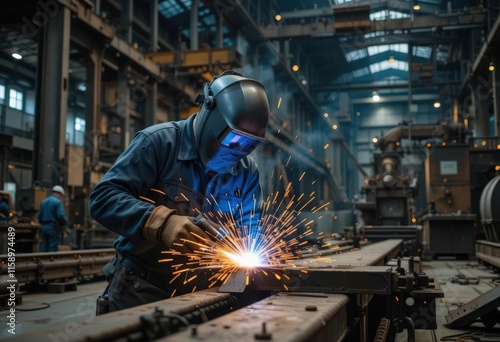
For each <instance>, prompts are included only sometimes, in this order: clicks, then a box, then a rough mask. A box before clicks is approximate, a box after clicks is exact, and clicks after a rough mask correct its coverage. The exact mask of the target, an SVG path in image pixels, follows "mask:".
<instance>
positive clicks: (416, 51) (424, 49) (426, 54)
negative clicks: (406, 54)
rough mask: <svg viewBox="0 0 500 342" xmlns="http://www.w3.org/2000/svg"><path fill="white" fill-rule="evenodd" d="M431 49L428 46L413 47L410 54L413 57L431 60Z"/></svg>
mask: <svg viewBox="0 0 500 342" xmlns="http://www.w3.org/2000/svg"><path fill="white" fill-rule="evenodd" d="M431 53H432V49H431V48H430V47H429V46H414V47H413V51H412V54H413V56H415V57H421V58H426V59H429V58H431Z"/></svg>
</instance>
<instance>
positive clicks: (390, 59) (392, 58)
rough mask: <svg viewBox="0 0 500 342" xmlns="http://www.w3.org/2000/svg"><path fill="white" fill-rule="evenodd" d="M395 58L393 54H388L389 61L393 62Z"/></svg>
mask: <svg viewBox="0 0 500 342" xmlns="http://www.w3.org/2000/svg"><path fill="white" fill-rule="evenodd" d="M395 61H396V59H395V58H394V56H393V55H391V56H389V63H394V62H395Z"/></svg>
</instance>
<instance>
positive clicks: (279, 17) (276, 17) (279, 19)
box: [274, 14, 283, 21]
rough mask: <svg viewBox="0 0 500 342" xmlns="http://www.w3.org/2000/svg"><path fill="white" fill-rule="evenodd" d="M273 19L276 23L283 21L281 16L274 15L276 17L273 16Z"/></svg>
mask: <svg viewBox="0 0 500 342" xmlns="http://www.w3.org/2000/svg"><path fill="white" fill-rule="evenodd" d="M274 19H275V20H276V21H281V19H283V18H282V17H281V14H276V15H275V16H274Z"/></svg>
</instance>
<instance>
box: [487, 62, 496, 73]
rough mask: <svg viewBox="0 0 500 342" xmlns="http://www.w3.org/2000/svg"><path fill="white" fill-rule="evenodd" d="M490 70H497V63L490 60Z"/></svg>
mask: <svg viewBox="0 0 500 342" xmlns="http://www.w3.org/2000/svg"><path fill="white" fill-rule="evenodd" d="M488 70H489V71H493V70H495V64H493V62H490V65H489V66H488Z"/></svg>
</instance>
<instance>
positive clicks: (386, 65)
mask: <svg viewBox="0 0 500 342" xmlns="http://www.w3.org/2000/svg"><path fill="white" fill-rule="evenodd" d="M388 69H396V70H401V71H408V62H403V61H395V62H393V63H390V62H389V61H382V62H378V63H373V64H370V72H371V73H372V74H374V73H376V72H379V71H384V70H388Z"/></svg>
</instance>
